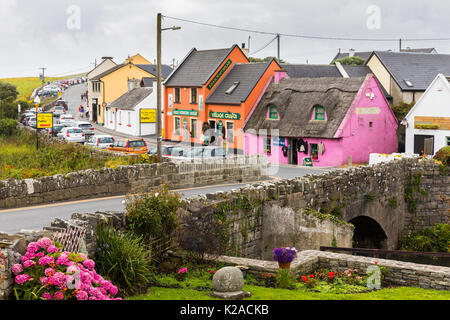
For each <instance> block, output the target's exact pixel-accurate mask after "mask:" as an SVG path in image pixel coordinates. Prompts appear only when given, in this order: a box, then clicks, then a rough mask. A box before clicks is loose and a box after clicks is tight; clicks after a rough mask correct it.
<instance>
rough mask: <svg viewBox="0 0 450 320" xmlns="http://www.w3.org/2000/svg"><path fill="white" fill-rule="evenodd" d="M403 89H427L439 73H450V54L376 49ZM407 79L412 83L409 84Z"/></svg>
mask: <svg viewBox="0 0 450 320" xmlns="http://www.w3.org/2000/svg"><path fill="white" fill-rule="evenodd" d="M373 54H375V55H376V56H377V57H378V58H379V59H380V61H381V63H382V64H383V65H384V66H385V68H386V69H387V71H388V72H389V73H390V74H391V76H392V78H394V80H395V81H396V82H397V84H398V85H399V86H400V88H401V89H402V90H403V91H425V90H426V89H427V88H428V86H429V85H430V84H431V82H433V80H434V79H435V78H436V76H437V75H438V74H439V73H442V74H450V55H447V54H435V53H408V52H384V51H375V52H374V53H373ZM405 80H409V81H410V82H411V83H412V85H413V86H412V87H410V86H408V85H407V84H406V82H405Z"/></svg>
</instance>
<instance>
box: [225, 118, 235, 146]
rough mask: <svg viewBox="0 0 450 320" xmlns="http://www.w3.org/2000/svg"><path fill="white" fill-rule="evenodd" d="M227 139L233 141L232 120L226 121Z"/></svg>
mask: <svg viewBox="0 0 450 320" xmlns="http://www.w3.org/2000/svg"><path fill="white" fill-rule="evenodd" d="M226 134H227V141H228V142H230V143H233V142H234V122H227V133H226Z"/></svg>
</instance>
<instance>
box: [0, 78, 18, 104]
mask: <svg viewBox="0 0 450 320" xmlns="http://www.w3.org/2000/svg"><path fill="white" fill-rule="evenodd" d="M18 95H19V92H17V88H16V86H14V85H12V84H10V83H6V82H1V81H0V100H5V99H7V98H12V99H13V100H16V99H17V96H18Z"/></svg>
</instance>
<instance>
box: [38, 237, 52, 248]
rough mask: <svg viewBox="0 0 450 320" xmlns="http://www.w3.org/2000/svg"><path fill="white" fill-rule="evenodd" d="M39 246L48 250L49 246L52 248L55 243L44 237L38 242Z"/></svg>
mask: <svg viewBox="0 0 450 320" xmlns="http://www.w3.org/2000/svg"><path fill="white" fill-rule="evenodd" d="M37 244H38V245H39V247H41V248H42V249H47V248H48V247H49V246H51V245H52V244H53V241H52V240H50V239H49V238H47V237H43V238H40V239H39V240H38V241H37Z"/></svg>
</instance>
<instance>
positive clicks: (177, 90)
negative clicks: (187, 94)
mask: <svg viewBox="0 0 450 320" xmlns="http://www.w3.org/2000/svg"><path fill="white" fill-rule="evenodd" d="M174 91H175V103H180V88H175V89H174Z"/></svg>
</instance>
